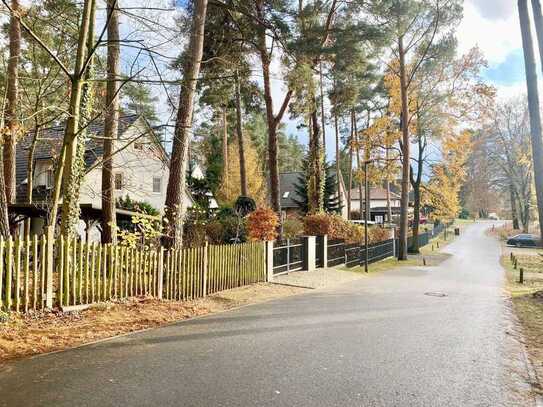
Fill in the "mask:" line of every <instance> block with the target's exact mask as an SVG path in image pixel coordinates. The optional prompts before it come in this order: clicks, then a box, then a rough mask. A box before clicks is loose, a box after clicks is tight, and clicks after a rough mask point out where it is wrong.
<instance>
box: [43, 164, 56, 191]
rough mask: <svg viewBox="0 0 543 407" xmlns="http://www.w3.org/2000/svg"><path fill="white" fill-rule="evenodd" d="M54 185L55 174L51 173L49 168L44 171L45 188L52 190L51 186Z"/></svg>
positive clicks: (51, 170)
mask: <svg viewBox="0 0 543 407" xmlns="http://www.w3.org/2000/svg"><path fill="white" fill-rule="evenodd" d="M54 183H55V174H54V173H53V169H52V168H49V169H47V171H45V186H46V187H47V188H53V184H54Z"/></svg>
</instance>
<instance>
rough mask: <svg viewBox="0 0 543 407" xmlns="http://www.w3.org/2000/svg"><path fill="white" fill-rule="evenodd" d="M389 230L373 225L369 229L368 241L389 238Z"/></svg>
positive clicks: (372, 241)
mask: <svg viewBox="0 0 543 407" xmlns="http://www.w3.org/2000/svg"><path fill="white" fill-rule="evenodd" d="M390 237H391V236H390V230H389V229H385V228H382V227H380V226H374V227H372V228H371V229H370V230H369V234H368V238H369V242H370V243H378V242H383V241H385V240H388V239H390Z"/></svg>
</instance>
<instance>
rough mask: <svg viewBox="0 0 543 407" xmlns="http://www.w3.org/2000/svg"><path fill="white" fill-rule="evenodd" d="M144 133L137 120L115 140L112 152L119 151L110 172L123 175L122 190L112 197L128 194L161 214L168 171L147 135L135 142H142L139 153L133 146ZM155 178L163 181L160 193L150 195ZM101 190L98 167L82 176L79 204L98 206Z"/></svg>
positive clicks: (144, 126) (140, 123) (140, 122)
mask: <svg viewBox="0 0 543 407" xmlns="http://www.w3.org/2000/svg"><path fill="white" fill-rule="evenodd" d="M147 131H148V129H147V127H146V125H145V124H144V123H143V122H142V121H141V119H140V120H138V121H136V122H135V123H134V124H133V125H132V126H130V127H129V128H128V129H127V130H126V131H125V133H124V134H123V135H122V136H121V139H119V140H116V141H115V145H114V151H118V150H120V149H122V150H121V151H119V152H118V153H116V154H115V155H114V157H113V173H114V174H117V173H120V174H122V181H123V182H122V189H121V190H115V197H116V198H120V197H125V196H126V195H129V196H130V198H131V199H133V200H136V201H146V202H148V203H149V204H151V205H152V206H153V207H154V208H156V209H158V210H159V211H161V212H162V210H163V208H164V201H165V199H166V185H167V182H168V175H169V169H168V167H167V165H166V164H165V163H164V162H163V160H162V158H161V155H160V151H159V147H158V146H156V145H155V144H154V143H153V141H152V139H151V137H150V136H147V135H146V136H143V137H141V138H139V139H138V142H142V143H143V149H142V150H138V149H136V148H135V144H136V143H133V142H132V141H133V140H134V139H135V138H137V137H139V136H141V135H142V134H144V133H145V132H147ZM130 143H131V144H130ZM127 144H130V145H128V146H127ZM123 147H124V149H123ZM154 177H159V178H160V179H161V180H162V181H161V191H160V192H153V179H154ZM101 188H102V167H101V166H98V167H97V168H95V169H93V170H92V171H90V172H89V173H88V174H87V175H86V176H85V179H84V181H83V185H82V188H81V203H82V204H85V203H90V204H93V205H95V206H98V207H101Z"/></svg>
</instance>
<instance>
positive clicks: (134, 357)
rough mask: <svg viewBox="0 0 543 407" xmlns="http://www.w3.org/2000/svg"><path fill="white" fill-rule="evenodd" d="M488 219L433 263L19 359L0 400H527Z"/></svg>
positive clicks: (2, 374)
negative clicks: (487, 231) (438, 263)
mask: <svg viewBox="0 0 543 407" xmlns="http://www.w3.org/2000/svg"><path fill="white" fill-rule="evenodd" d="M486 227H487V225H485V224H477V225H473V226H470V227H469V228H468V229H467V230H466V231H465V233H464V235H463V236H462V237H461V238H459V239H458V240H457V241H456V242H455V243H453V244H452V245H450V246H449V248H448V249H447V250H448V251H449V252H450V253H451V254H452V255H453V256H452V257H451V258H450V259H449V260H447V261H446V262H444V263H442V265H441V266H439V267H433V268H410V269H402V270H396V271H390V272H385V273H380V274H378V275H373V276H370V277H369V278H366V279H362V280H359V281H356V282H350V283H348V284H347V285H343V286H340V287H339V288H334V289H330V290H320V291H312V292H311V293H310V294H306V295H300V296H295V297H290V298H287V299H282V300H277V301H272V302H268V303H265V304H260V305H254V306H250V307H245V308H242V309H238V310H235V311H231V312H227V313H223V314H219V315H212V316H209V317H205V318H201V319H196V320H192V321H186V322H182V323H179V324H177V325H173V326H169V327H165V328H161V329H156V330H152V331H147V332H143V333H138V334H134V335H129V336H125V337H122V338H118V339H114V340H110V341H106V342H102V343H100V344H95V345H91V346H86V347H82V348H79V349H75V350H71V351H67V352H62V353H56V354H52V355H47V356H43V357H37V358H33V359H28V360H23V361H20V362H16V363H14V364H11V365H8V366H7V367H4V368H2V370H1V371H0V405H4V406H10V407H14V406H53V405H54V406H151V405H154V406H312V407H317V406H492V407H496V406H529V405H530V400H529V399H527V398H524V397H523V392H525V391H526V390H527V389H526V387H525V385H523V384H522V380H523V377H524V374H525V368H526V366H525V362H524V359H523V353H522V352H521V351H519V349H520V347H519V345H518V343H516V340H515V339H514V335H512V333H513V332H514V330H515V327H514V325H513V323H512V318H511V314H510V310H509V305H508V301H507V298H506V296H505V295H504V292H503V279H504V277H503V271H502V270H501V268H500V266H499V262H498V257H499V246H498V244H497V243H496V242H495V241H494V240H493V239H491V238H488V237H486V236H485V234H484V229H485V228H486ZM432 292H441V293H445V294H446V295H447V296H446V297H436V296H430V295H426V294H425V293H432Z"/></svg>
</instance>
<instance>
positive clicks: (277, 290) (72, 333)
mask: <svg viewBox="0 0 543 407" xmlns="http://www.w3.org/2000/svg"><path fill="white" fill-rule="evenodd" d="M305 291H306V290H304V289H302V288H297V287H286V286H279V285H274V284H268V283H258V284H253V285H250V286H246V287H240V288H236V289H233V290H229V291H223V292H221V293H219V294H215V295H212V296H209V297H207V298H205V299H198V300H193V301H185V302H177V301H158V300H156V299H152V298H131V299H128V300H125V301H119V302H108V303H102V304H97V305H96V306H93V307H91V308H89V309H88V310H85V311H82V312H70V313H62V312H40V313H31V314H28V315H18V314H15V313H13V314H10V315H9V317H8V321H7V322H5V323H0V363H1V362H5V361H6V360H9V359H15V358H20V357H23V356H30V355H35V354H39V353H45V352H51V351H57V350H61V349H66V348H71V347H74V346H78V345H82V344H84V343H88V342H93V341H96V340H99V339H104V338H109V337H112V336H116V335H120V334H123V333H127V332H133V331H138V330H142V329H146V328H153V327H158V326H161V325H164V324H168V323H172V322H175V321H180V320H183V319H187V318H192V317H196V316H201V315H205V314H209V313H213V312H220V311H225V310H228V309H232V308H235V307H239V306H242V305H246V304H253V303H258V302H262V301H266V300H270V299H274V298H280V297H284V296H288V295H294V294H298V293H301V292H305Z"/></svg>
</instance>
